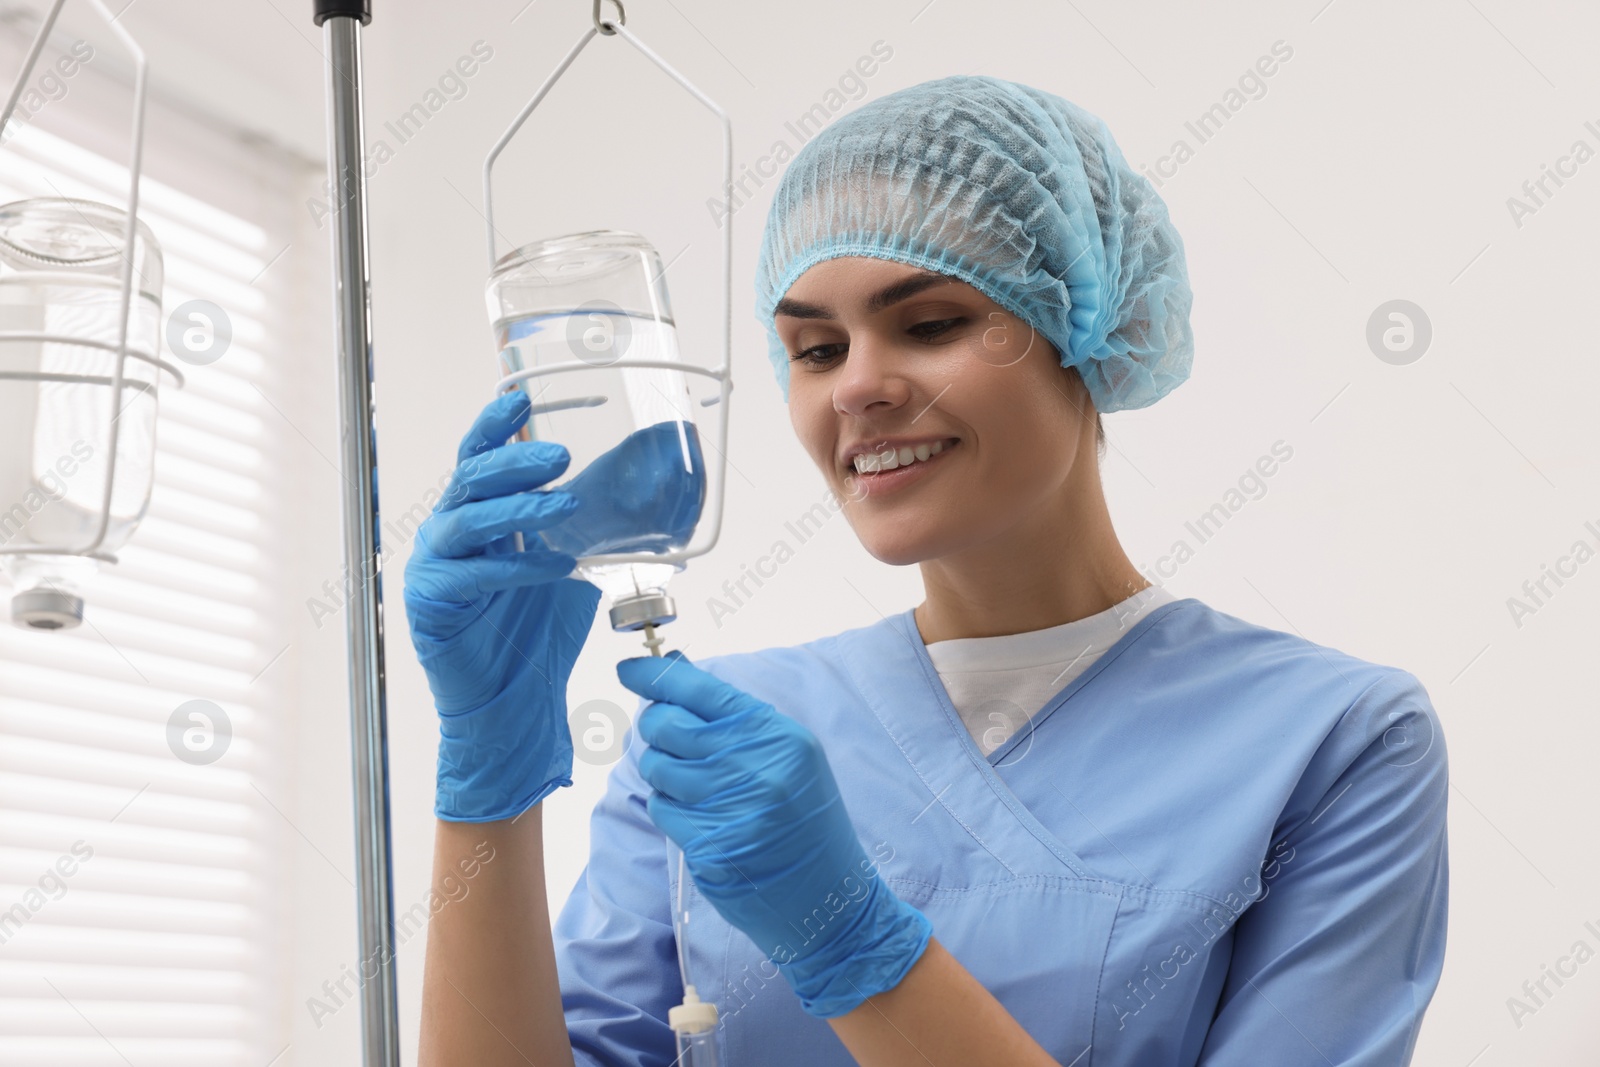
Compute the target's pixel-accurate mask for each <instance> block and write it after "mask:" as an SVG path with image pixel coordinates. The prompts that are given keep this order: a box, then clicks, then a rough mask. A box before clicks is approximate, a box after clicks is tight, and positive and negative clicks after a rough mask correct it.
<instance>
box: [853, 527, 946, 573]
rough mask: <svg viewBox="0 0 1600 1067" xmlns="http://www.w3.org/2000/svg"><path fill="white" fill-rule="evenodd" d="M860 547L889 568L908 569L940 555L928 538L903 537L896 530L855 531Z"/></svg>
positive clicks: (936, 547) (937, 547) (938, 549)
mask: <svg viewBox="0 0 1600 1067" xmlns="http://www.w3.org/2000/svg"><path fill="white" fill-rule="evenodd" d="M856 536H857V537H859V538H860V539H861V547H863V548H865V549H866V550H867V553H868V555H870V556H871V557H872V558H873V559H875V560H877V561H878V562H879V563H887V564H888V565H889V566H891V567H909V566H910V565H911V564H913V563H921V562H922V561H923V560H927V559H934V558H935V557H937V556H938V555H939V554H940V548H939V546H937V545H935V544H934V543H933V540H932V539H931V538H929V537H926V536H922V537H915V536H909V537H908V536H905V535H904V534H903V533H901V532H900V531H896V530H869V531H866V532H865V533H863V532H862V531H860V530H857V531H856Z"/></svg>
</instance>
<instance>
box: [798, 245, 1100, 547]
mask: <svg viewBox="0 0 1600 1067" xmlns="http://www.w3.org/2000/svg"><path fill="white" fill-rule="evenodd" d="M776 325H777V329H778V333H779V336H780V337H781V338H782V339H783V343H784V347H785V348H786V349H787V350H788V353H789V418H790V421H791V422H792V423H793V424H794V429H795V433H796V434H797V435H798V436H799V438H800V442H801V444H803V445H804V446H805V449H806V451H807V452H809V453H810V454H811V458H812V460H813V461H815V462H816V464H817V466H818V467H819V468H820V469H821V470H822V473H823V475H824V477H826V478H827V480H828V483H829V486H830V487H831V488H832V489H833V491H834V492H835V493H836V494H837V495H838V496H839V497H840V499H842V500H844V501H845V502H846V506H845V514H846V515H847V516H849V519H850V524H851V526H852V527H853V528H854V529H855V532H856V536H857V537H859V538H860V539H861V543H862V544H863V545H865V546H866V548H867V551H868V552H870V553H872V555H873V556H875V557H876V558H877V559H879V560H882V561H883V562H885V563H890V564H897V565H898V564H908V563H918V562H921V561H923V560H929V559H936V558H939V557H941V556H945V555H949V554H952V553H956V552H961V551H963V550H966V549H971V548H977V547H980V546H982V545H983V544H984V543H985V542H989V541H992V540H994V539H996V538H999V537H1002V536H1003V535H1004V534H1005V533H1006V532H1007V531H1009V530H1012V529H1014V528H1016V527H1017V526H1018V525H1019V524H1023V523H1026V522H1027V521H1028V520H1029V519H1030V518H1032V519H1035V520H1037V521H1041V522H1048V521H1050V515H1051V511H1052V509H1058V508H1060V507H1061V506H1062V505H1063V503H1064V501H1065V493H1064V491H1063V487H1064V485H1065V483H1066V481H1067V479H1068V477H1069V475H1070V474H1071V472H1072V468H1073V465H1074V463H1075V461H1076V459H1077V457H1078V452H1079V449H1080V447H1082V445H1083V442H1084V441H1085V440H1088V441H1089V442H1090V449H1089V451H1090V456H1091V458H1092V456H1093V427H1094V419H1095V412H1094V406H1093V404H1092V403H1091V401H1090V399H1089V396H1088V390H1087V389H1086V388H1085V387H1084V385H1083V383H1082V381H1081V380H1080V379H1079V378H1078V375H1077V372H1076V371H1073V370H1068V369H1065V368H1063V367H1062V366H1061V365H1060V360H1059V357H1058V356H1057V354H1056V350H1055V348H1054V347H1052V346H1051V344H1050V343H1049V342H1048V341H1046V340H1045V339H1044V338H1043V337H1042V336H1040V335H1038V333H1037V332H1036V331H1035V330H1034V329H1033V328H1032V327H1030V326H1029V325H1028V324H1027V323H1025V322H1023V321H1022V320H1021V319H1019V318H1017V317H1016V316H1014V315H1012V314H1010V313H1009V312H1007V311H1005V310H1004V309H1002V308H1001V307H1000V306H999V305H998V304H996V303H994V302H993V301H991V300H990V299H989V298H988V297H986V296H984V295H983V294H982V293H980V292H979V291H978V290H976V289H974V288H972V287H971V286H970V285H967V284H966V283H965V282H961V281H957V280H955V279H953V278H949V277H945V276H943V275H939V274H933V273H930V272H928V271H925V270H922V269H920V268H916V267H909V266H906V265H905V264H902V263H894V262H890V261H888V260H880V259H870V258H864V257H850V258H841V259H831V260H826V261H824V262H822V263H819V264H817V265H816V266H814V267H812V268H811V269H810V270H808V271H806V273H805V274H803V275H801V277H800V279H799V280H798V281H796V282H795V283H794V285H793V286H791V287H790V289H789V291H788V293H787V294H785V297H784V299H783V300H782V301H781V302H780V303H779V304H778V308H777V316H776ZM1086 430H1087V432H1088V437H1087V438H1086V437H1085V431H1086ZM858 453H864V454H865V456H866V457H867V458H866V460H865V464H864V465H865V467H866V470H865V471H862V470H859V469H858V466H857V464H856V462H855V456H856V455H857V454H858ZM891 455H892V457H893V458H892V459H890V458H889V457H890V456H891ZM919 457H921V458H919ZM891 463H892V464H893V465H894V468H893V469H889V468H890V464H891Z"/></svg>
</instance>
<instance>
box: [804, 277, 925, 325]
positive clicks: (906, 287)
mask: <svg viewBox="0 0 1600 1067" xmlns="http://www.w3.org/2000/svg"><path fill="white" fill-rule="evenodd" d="M953 280H954V279H952V278H950V277H948V276H947V275H943V274H934V273H932V272H929V271H924V272H921V273H918V274H913V275H911V276H910V277H909V278H904V279H902V280H900V281H898V282H895V283H894V284H893V285H890V286H886V287H885V288H882V289H879V290H878V291H877V292H876V293H873V294H872V295H871V296H869V297H867V310H868V311H869V312H876V311H882V310H883V309H884V308H886V307H888V306H889V305H891V304H898V303H899V302H900V301H902V300H909V299H910V298H911V297H913V296H916V295H917V294H918V293H920V292H922V291H923V290H924V289H931V288H932V287H933V286H935V285H940V284H942V283H944V282H948V281H953ZM773 314H774V315H787V316H789V317H790V318H792V319H831V318H833V312H832V311H831V310H829V309H828V308H825V307H823V306H821V305H820V304H807V303H805V302H804V301H801V300H790V299H789V298H788V297H784V298H783V299H782V300H780V301H778V306H777V307H776V308H774V309H773Z"/></svg>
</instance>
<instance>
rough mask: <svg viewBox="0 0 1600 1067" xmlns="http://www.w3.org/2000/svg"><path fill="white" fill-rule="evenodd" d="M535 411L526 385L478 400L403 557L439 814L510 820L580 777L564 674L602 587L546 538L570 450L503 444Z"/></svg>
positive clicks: (560, 509) (559, 509) (560, 511)
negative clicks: (439, 491) (575, 573)
mask: <svg viewBox="0 0 1600 1067" xmlns="http://www.w3.org/2000/svg"><path fill="white" fill-rule="evenodd" d="M528 411H529V401H528V397H527V395H526V394H525V393H524V392H523V391H522V390H520V389H518V390H516V391H515V392H511V393H506V394H504V395H502V396H500V397H498V398H496V399H495V400H494V401H493V402H491V403H490V404H489V405H488V406H486V407H485V408H484V409H483V411H482V413H481V414H480V415H479V416H478V419H477V421H476V422H474V423H473V426H472V429H470V430H469V431H468V432H467V435H466V437H465V438H463V439H462V441H461V447H460V450H459V452H458V454H457V467H456V470H455V474H454V475H453V477H452V478H451V481H450V486H449V489H448V490H447V491H446V492H445V494H444V497H443V499H441V500H440V501H439V503H438V505H437V506H435V508H434V511H433V514H432V515H430V516H429V517H428V519H427V520H426V521H425V522H423V524H422V526H421V527H420V528H419V529H418V531H417V537H416V544H415V546H414V548H413V551H412V554H411V558H410V560H409V561H408V562H407V564H406V577H405V603H406V617H407V619H408V620H409V622H410V626H411V641H412V644H413V645H414V646H415V648H416V651H417V658H418V659H419V660H420V661H421V663H422V667H423V670H424V671H426V672H427V676H428V687H429V688H430V689H431V690H432V691H433V699H434V705H435V706H436V707H437V709H438V711H439V734H440V738H439V766H438V792H437V797H436V802H435V807H434V812H435V814H436V815H437V816H438V817H439V818H441V819H446V820H449V821H452V822H491V821H494V820H498V819H509V818H512V817H514V816H517V815H520V814H521V813H522V812H523V811H525V810H527V809H528V808H529V807H531V806H533V805H534V804H537V803H538V802H539V801H541V800H543V799H544V798H545V797H546V796H548V795H549V794H550V793H552V792H554V791H555V790H556V789H557V788H559V787H560V786H563V785H571V784H572V736H571V733H570V731H569V730H568V728H567V714H566V705H567V701H566V693H567V681H568V679H569V678H570V677H571V675H572V667H573V664H574V663H575V662H576V661H577V658H578V653H579V652H580V651H582V649H583V644H584V641H585V640H586V639H587V637H588V635H589V629H590V626H591V624H592V623H593V621H594V615H595V608H596V606H597V605H598V604H599V602H600V590H599V589H597V588H595V587H594V586H593V585H591V584H590V583H589V582H586V581H583V580H582V579H578V578H569V577H567V576H568V575H569V574H571V573H572V570H573V567H574V565H575V563H576V560H575V559H574V558H573V557H572V556H570V555H567V554H565V553H561V552H555V551H552V550H550V549H549V548H547V547H546V546H545V545H544V542H543V540H542V539H541V538H540V537H539V536H538V532H537V531H539V530H541V529H546V528H548V527H551V526H554V525H556V524H557V523H560V522H562V521H564V520H565V519H566V518H567V517H568V516H569V515H571V514H572V513H573V512H574V511H575V510H576V508H577V500H576V498H574V497H572V496H571V495H570V494H567V493H564V492H561V491H559V490H542V489H540V487H541V486H543V485H546V484H547V483H549V482H550V481H552V480H554V479H556V478H558V477H560V476H561V474H562V472H563V471H565V470H566V469H567V464H568V463H569V462H570V457H569V455H568V454H567V450H566V449H565V448H563V447H562V446H561V445H559V444H555V443H554V442H549V441H511V442H510V443H507V442H508V439H509V438H510V437H511V436H512V435H513V434H515V433H516V432H517V430H518V429H519V428H520V427H521V426H522V425H523V424H524V423H525V422H526V421H527V419H528ZM518 532H521V533H523V534H524V535H525V536H524V550H523V551H521V552H518V551H517V549H516V545H515V539H514V534H516V533H518Z"/></svg>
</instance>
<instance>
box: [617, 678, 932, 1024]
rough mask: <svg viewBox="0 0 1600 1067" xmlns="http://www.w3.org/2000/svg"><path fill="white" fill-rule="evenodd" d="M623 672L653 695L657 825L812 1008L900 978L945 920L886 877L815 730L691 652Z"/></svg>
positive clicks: (709, 894)
mask: <svg viewBox="0 0 1600 1067" xmlns="http://www.w3.org/2000/svg"><path fill="white" fill-rule="evenodd" d="M617 676H618V677H619V678H621V679H622V684H623V685H625V686H627V687H628V688H629V689H631V690H633V691H634V692H635V693H638V694H639V695H640V696H642V697H647V698H649V699H650V700H652V701H655V703H652V704H650V705H649V706H647V707H646V708H645V709H644V711H643V712H641V713H640V715H639V721H638V726H637V728H638V731H639V736H640V737H641V738H642V739H643V740H644V741H645V742H646V743H647V744H648V745H649V746H650V747H649V748H648V749H646V750H645V752H644V754H643V755H642V756H641V757H640V759H639V773H640V775H641V776H642V777H643V778H644V780H645V781H646V782H648V783H649V784H650V786H651V788H652V790H653V792H652V793H651V795H650V798H649V800H648V801H647V802H646V810H647V811H648V812H649V815H650V818H651V820H652V821H654V822H655V824H656V825H657V826H658V827H660V829H661V831H662V832H663V833H665V834H666V835H667V836H668V837H670V838H671V839H672V840H673V841H675V842H676V843H677V844H678V847H679V848H681V849H682V850H683V853H684V860H685V863H686V864H687V866H688V869H689V872H690V874H691V875H692V876H693V878H694V884H695V888H697V889H698V890H699V891H700V894H701V895H702V896H704V897H705V898H706V899H707V900H708V901H710V902H711V905H712V906H713V907H714V908H716V909H717V912H718V913H719V914H721V916H722V917H723V918H724V919H726V920H727V921H728V922H729V923H731V924H733V925H734V926H736V927H738V928H739V929H740V930H742V931H744V933H745V934H747V935H748V936H749V937H750V939H751V940H752V941H754V942H755V944H756V947H757V948H759V949H760V950H761V951H762V952H764V953H766V954H767V955H768V956H769V957H770V958H771V959H772V961H773V962H774V963H775V964H777V966H778V970H779V971H780V972H782V974H783V976H784V978H785V979H786V980H787V981H788V983H789V984H790V986H791V987H793V989H794V991H795V992H796V993H797V994H799V997H800V1003H801V1006H802V1007H803V1008H805V1010H806V1011H807V1012H808V1013H810V1014H811V1015H814V1016H817V1017H819V1018H824V1019H831V1018H834V1017H836V1016H839V1015H843V1014H845V1013H846V1012H849V1011H851V1010H852V1009H854V1008H856V1007H858V1006H860V1005H861V1004H862V1003H863V1002H864V1001H865V1000H866V999H867V998H868V997H870V996H874V995H876V994H878V993H882V992H885V991H887V990H889V989H893V988H894V987H895V986H896V985H898V984H899V983H900V981H901V979H903V978H904V977H905V976H906V973H907V972H908V971H910V970H911V967H912V965H913V964H914V963H916V961H917V960H918V959H919V958H920V957H921V955H922V953H923V950H924V949H926V948H927V945H928V940H929V938H930V937H931V936H932V933H933V927H932V924H931V923H929V922H928V919H927V917H926V916H924V915H923V914H922V912H920V911H918V910H917V909H916V908H913V907H912V906H911V905H909V904H907V903H906V902H905V901H903V900H901V899H900V898H899V897H898V896H896V895H895V893H894V891H893V890H891V889H890V888H889V887H888V886H887V885H885V884H884V882H883V879H882V878H880V877H879V876H878V872H877V866H876V865H875V864H874V863H872V861H871V860H869V859H868V858H867V854H866V851H865V850H864V849H863V848H862V847H861V840H860V838H859V837H857V836H856V831H855V827H854V826H852V825H851V822H850V815H849V813H848V812H846V811H845V807H844V801H843V799H842V798H841V797H840V796H839V787H838V785H837V783H835V781H834V778H833V771H832V770H831V769H830V768H829V766H828V760H827V757H826V756H825V755H824V754H823V751H822V745H821V743H820V742H818V740H817V738H816V737H815V735H813V734H812V733H811V731H809V730H807V729H806V728H805V727H804V726H802V725H801V724H800V723H798V722H796V721H795V720H793V719H791V718H789V717H788V716H787V715H783V714H781V713H779V712H778V710H777V709H776V708H774V707H773V706H772V705H771V704H767V703H765V702H764V701H761V700H757V699H756V698H755V697H753V696H751V695H749V694H748V693H745V692H743V691H742V690H739V689H736V688H734V687H733V686H731V685H728V684H727V683H726V682H723V681H722V680H720V679H718V678H716V677H715V676H713V675H711V674H708V673H707V672H705V671H702V670H701V669H700V668H698V667H696V666H694V665H693V664H692V663H690V662H689V660H688V659H686V658H685V657H684V656H683V654H682V653H680V652H672V653H669V654H668V656H667V657H665V658H655V657H639V658H637V659H628V660H623V661H622V662H621V663H619V664H617Z"/></svg>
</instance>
